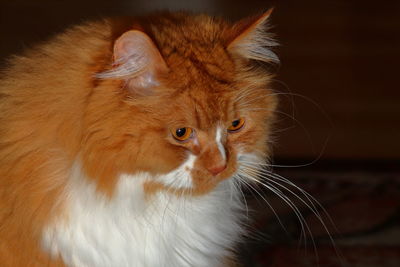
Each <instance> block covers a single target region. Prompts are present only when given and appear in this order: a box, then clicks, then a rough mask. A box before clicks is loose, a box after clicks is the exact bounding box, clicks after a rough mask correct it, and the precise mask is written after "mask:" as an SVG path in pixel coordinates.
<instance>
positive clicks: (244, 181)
mask: <svg viewBox="0 0 400 267" xmlns="http://www.w3.org/2000/svg"><path fill="white" fill-rule="evenodd" d="M239 173H240V174H239V175H240V177H243V176H244V177H247V176H246V173H243V172H242V173H241V171H239ZM240 181H241V182H242V183H243V184H244V185H246V186H247V187H249V188H250V189H252V190H253V191H254V192H256V193H257V194H258V195H259V196H260V197H261V198H262V200H264V202H265V203H266V204H267V205H268V207H269V208H270V209H271V211H272V212H273V213H274V215H275V217H276V219H277V220H278V223H279V224H280V226H281V227H282V228H283V230H284V231H285V232H286V233H287V234H288V235H289V231H288V230H287V228H286V227H285V226H284V225H283V223H282V220H281V218H280V217H279V215H278V213H277V212H276V211H275V209H274V208H273V207H272V205H271V204H270V203H269V202H268V200H267V199H266V198H265V197H264V196H263V195H262V194H260V192H258V190H257V189H256V188H254V187H253V186H252V185H251V184H250V183H248V182H247V181H246V180H245V179H241V180H240Z"/></svg>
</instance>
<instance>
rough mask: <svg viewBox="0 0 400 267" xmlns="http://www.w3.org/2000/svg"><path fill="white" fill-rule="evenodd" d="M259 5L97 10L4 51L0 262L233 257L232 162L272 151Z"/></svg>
mask: <svg viewBox="0 0 400 267" xmlns="http://www.w3.org/2000/svg"><path fill="white" fill-rule="evenodd" d="M270 14H271V10H269V11H267V12H265V13H263V14H261V15H257V16H252V17H248V18H244V19H242V20H239V21H237V22H235V23H232V22H228V21H226V20H224V19H222V18H219V17H210V16H207V15H197V14H191V13H185V12H160V13H156V14H153V15H148V16H143V17H132V18H118V19H116V18H113V19H104V20H101V21H97V22H88V23H85V24H83V25H79V26H75V27H72V28H70V29H68V30H66V31H65V32H64V33H62V34H59V35H57V36H55V37H53V38H52V39H51V40H49V41H47V42H44V43H42V44H40V45H38V46H36V47H34V48H32V49H30V50H28V51H25V52H24V53H23V54H22V55H20V56H14V57H12V58H11V59H10V60H9V61H8V65H7V67H6V68H5V69H4V70H3V71H2V74H1V80H0V262H1V266H74V267H75V266H76V267H81V266H95V267H101V266H118V267H123V266H208V267H209V266H228V265H233V264H235V262H236V260H235V246H236V244H237V243H238V242H239V241H240V239H241V237H242V236H243V235H244V234H245V232H246V230H245V227H244V226H243V220H244V218H245V212H244V204H243V198H242V195H241V191H240V186H241V184H243V183H251V182H252V181H251V180H247V181H246V180H244V178H243V177H242V176H240V175H239V174H240V171H243V169H242V163H244V162H251V163H254V164H256V165H257V164H260V166H261V164H262V163H263V162H265V160H266V158H267V157H268V156H269V155H270V150H271V149H270V145H269V144H270V143H271V141H270V132H271V128H272V125H273V121H274V110H275V109H276V106H277V99H276V96H275V95H274V94H273V91H272V89H271V86H270V82H271V77H272V74H271V73H269V72H268V71H267V70H266V69H265V68H264V66H265V64H267V65H268V64H270V63H275V62H277V61H278V58H277V57H276V55H275V54H274V53H273V52H272V51H271V47H273V46H274V45H276V43H275V42H274V41H273V40H272V39H271V37H270V34H269V33H268V30H267V27H266V26H267V23H268V17H269V16H270ZM253 178H254V179H259V178H257V176H256V175H253Z"/></svg>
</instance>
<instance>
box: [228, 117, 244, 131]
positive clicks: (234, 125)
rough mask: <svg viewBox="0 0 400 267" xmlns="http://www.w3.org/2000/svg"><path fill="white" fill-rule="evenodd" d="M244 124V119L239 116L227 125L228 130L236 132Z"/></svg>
mask: <svg viewBox="0 0 400 267" xmlns="http://www.w3.org/2000/svg"><path fill="white" fill-rule="evenodd" d="M243 125H244V119H243V118H239V119H237V120H234V121H232V123H231V125H230V126H229V127H228V131H229V132H236V131H239V130H240V129H242V127H243Z"/></svg>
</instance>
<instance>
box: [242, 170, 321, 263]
mask: <svg viewBox="0 0 400 267" xmlns="http://www.w3.org/2000/svg"><path fill="white" fill-rule="evenodd" d="M249 178H250V179H251V180H252V181H253V182H256V183H258V184H260V185H262V186H264V187H265V188H267V189H268V190H270V191H272V192H273V193H275V194H276V195H277V196H278V197H279V198H281V199H282V200H283V201H284V202H285V203H286V204H287V205H288V206H289V207H290V208H291V209H292V210H293V211H294V212H295V214H296V216H297V218H298V220H299V223H300V225H301V228H302V232H303V235H304V245H305V246H307V244H306V240H307V239H306V235H305V230H307V232H308V233H309V234H310V238H311V242H312V246H313V250H314V253H315V257H316V259H317V262H319V255H318V251H317V246H316V244H315V240H314V236H313V234H312V232H311V229H310V227H309V225H308V223H307V222H306V220H305V219H304V216H303V214H302V213H301V212H300V210H299V209H298V208H297V206H296V205H295V204H294V203H293V202H292V201H291V200H290V199H289V198H288V197H287V196H286V195H285V194H284V193H283V192H282V191H281V190H279V189H278V188H276V187H275V186H274V185H272V184H271V183H268V182H261V181H259V180H257V179H255V178H252V177H249Z"/></svg>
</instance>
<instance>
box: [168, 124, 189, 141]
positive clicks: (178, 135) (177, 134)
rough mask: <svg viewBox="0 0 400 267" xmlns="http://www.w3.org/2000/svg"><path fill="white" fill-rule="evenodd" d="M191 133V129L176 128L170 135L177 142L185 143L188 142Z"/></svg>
mask: <svg viewBox="0 0 400 267" xmlns="http://www.w3.org/2000/svg"><path fill="white" fill-rule="evenodd" d="M192 133H193V129H192V128H189V127H184V128H178V129H176V130H175V131H172V135H173V136H174V138H175V139H176V140H178V141H186V140H188V139H189V138H190V137H191V136H192Z"/></svg>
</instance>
